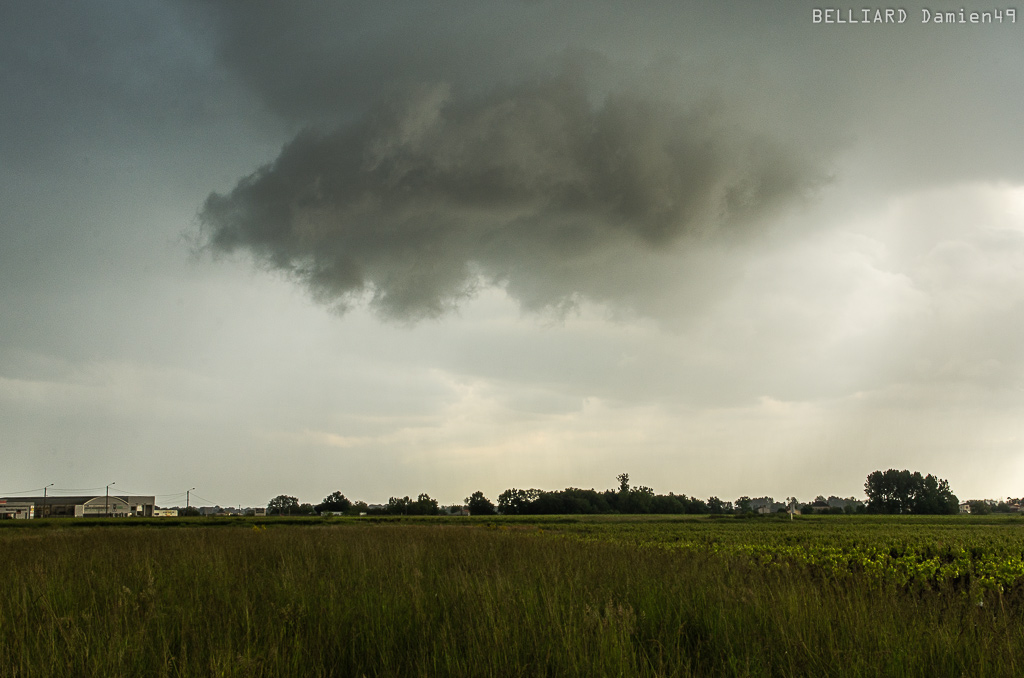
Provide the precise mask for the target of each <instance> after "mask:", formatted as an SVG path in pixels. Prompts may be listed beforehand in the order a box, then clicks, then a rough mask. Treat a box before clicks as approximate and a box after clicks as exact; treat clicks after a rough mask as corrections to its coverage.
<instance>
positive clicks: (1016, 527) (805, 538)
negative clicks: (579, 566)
mask: <svg viewBox="0 0 1024 678" xmlns="http://www.w3.org/2000/svg"><path fill="white" fill-rule="evenodd" d="M551 528H554V529H555V530H557V531H559V532H562V533H565V534H569V535H573V536H575V537H577V538H582V539H600V540H613V541H620V540H625V541H629V542H631V543H634V544H636V545H637V546H640V547H657V548H668V549H674V550H682V551H688V552H691V553H695V554H714V555H717V556H721V557H723V558H725V559H727V560H728V559H733V558H735V559H742V560H744V561H748V562H755V563H757V564H759V565H762V566H764V567H766V568H779V569H793V568H803V569H805V570H807V571H808V572H809V573H810V574H811V575H813V576H815V577H818V578H826V579H833V580H840V581H844V580H849V581H851V582H853V581H856V582H858V583H863V584H867V585H871V586H877V587H898V588H901V589H904V590H926V589H934V590H956V591H961V592H963V593H964V594H965V595H972V596H974V597H976V598H977V600H978V601H979V602H982V601H983V600H984V598H985V597H986V595H989V594H996V595H1001V594H1004V593H1006V592H1008V591H1017V590H1022V591H1024V518H1021V517H1016V516H1015V517H999V518H979V517H972V516H942V517H911V516H864V517H860V516H857V517H854V516H822V517H798V518H797V519H796V520H789V519H784V518H783V519H779V518H775V517H771V518H765V519H748V520H738V519H734V518H727V519H721V520H710V519H702V520H672V519H663V520H651V521H643V522H632V521H630V522H625V521H624V522H596V521H595V522H587V521H581V522H579V523H572V524H560V525H554V526H548V529H551Z"/></svg>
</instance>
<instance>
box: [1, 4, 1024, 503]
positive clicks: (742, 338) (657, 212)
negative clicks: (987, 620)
mask: <svg viewBox="0 0 1024 678" xmlns="http://www.w3.org/2000/svg"><path fill="white" fill-rule="evenodd" d="M902 7H904V8H905V9H906V13H907V15H906V16H907V18H906V21H905V22H904V23H902V24H894V23H884V22H883V23H859V24H850V23H847V24H836V23H824V22H816V18H819V17H818V15H815V14H814V12H813V10H814V8H815V5H813V4H811V3H806V2H801V1H791V2H782V3H765V2H753V1H749V2H705V3H694V2H679V1H677V0H673V1H671V2H669V1H653V2H645V3H621V2H611V1H605V0H595V1H593V2H586V3H582V2H552V1H544V0H530V1H523V2H506V3H481V2H470V1H469V0H464V1H459V2H431V1H426V0H415V1H413V0H408V1H404V2H389V3H380V2H369V1H367V2H357V1H352V2H309V1H299V2H289V3H282V2H268V1H253V2H188V1H178V2H157V1H152V0H131V1H127V0H126V1H117V0H112V1H110V2H103V3H100V2H91V3H69V2H49V1H36V0H33V1H31V2H29V1H13V2H5V3H2V4H0V130H2V132H0V462H2V467H3V479H2V483H0V484H2V487H0V493H4V492H15V491H28V490H35V489H37V488H42V487H43V486H44V485H48V484H50V483H54V487H57V488H69V489H70V488H91V487H96V486H104V485H106V484H107V483H109V482H111V481H116V483H117V484H118V486H123V487H125V488H130V489H131V490H132V491H135V492H138V493H142V494H156V495H162V496H176V495H177V494H183V493H184V491H185V490H187V489H188V488H193V487H194V488H197V490H196V492H197V494H198V495H200V496H201V497H203V498H207V499H209V500H210V501H212V502H216V503H220V504H222V505H238V504H242V505H265V504H266V502H267V501H268V500H269V499H271V498H272V497H274V496H275V495H278V494H288V495H294V496H296V497H298V498H299V499H300V501H303V502H307V501H308V502H311V503H316V502H317V501H319V500H321V499H322V498H323V497H325V496H326V495H327V494H329V493H330V492H332V491H334V490H341V491H342V492H343V493H344V494H346V495H347V496H348V497H349V498H351V499H361V500H365V501H368V502H371V503H372V502H386V501H387V499H388V497H389V496H402V495H411V496H416V495H417V494H419V493H420V492H427V493H429V494H430V495H431V496H432V497H434V498H436V499H438V500H439V501H440V502H441V503H442V504H448V503H454V502H460V501H462V499H463V498H464V497H467V496H468V495H469V494H471V493H472V492H473V491H475V490H482V491H483V492H484V493H485V494H486V495H487V496H489V497H490V498H491V499H492V500H494V499H496V497H497V495H498V494H499V493H500V492H501V491H503V490H504V489H506V488H510V487H520V488H529V487H537V488H542V489H561V488H564V487H568V486H575V487H585V488H589V487H595V488H597V489H604V488H609V487H614V486H615V485H616V481H615V476H616V475H617V474H618V473H621V472H628V473H629V474H630V478H631V480H632V482H633V483H634V484H639V485H648V486H650V487H653V488H654V489H655V491H657V492H659V493H667V492H670V491H672V492H676V493H685V494H688V495H695V496H698V497H702V498H707V497H708V496H711V495H717V496H719V497H721V498H722V499H727V500H734V499H735V498H736V497H738V496H740V495H750V496H761V495H771V496H774V497H775V498H776V499H781V498H784V497H786V496H791V495H795V496H797V497H799V498H801V499H803V498H808V499H809V498H812V497H813V496H814V495H817V494H824V495H830V494H836V495H840V496H844V497H845V496H850V495H855V496H857V497H861V496H863V486H864V480H865V477H866V476H867V474H868V473H870V472H871V471H873V470H876V469H887V468H897V469H902V468H908V469H911V470H919V471H921V472H923V473H933V474H936V475H938V476H940V477H942V478H946V479H948V480H949V482H950V485H951V487H952V489H953V491H954V492H955V493H956V494H957V495H958V496H959V497H960V498H961V499H971V498H982V497H988V498H1000V497H1006V496H1014V497H1019V496H1021V495H1022V494H1024V455H1022V451H1024V417H1022V416H1021V415H1022V410H1024V160H1022V158H1024V136H1022V135H1021V134H1020V129H1021V123H1022V121H1024V120H1022V115H1024V114H1022V111H1024V87H1021V83H1022V82H1024V77H1022V76H1024V16H1022V17H1021V18H1020V19H1016V18H1015V19H1016V20H1015V21H1013V22H1011V21H1010V20H1009V16H1008V15H1006V14H1005V13H1003V12H1002V10H1003V9H1005V8H996V7H989V6H984V7H982V6H978V7H967V8H966V9H967V10H969V11H979V12H981V11H985V12H992V11H994V10H999V11H1000V14H999V16H1000V17H1001V18H1002V21H1001V22H997V21H992V22H991V23H981V24H971V23H969V12H968V22H967V23H963V24H960V23H953V24H936V23H923V22H922V18H923V16H925V13H924V12H923V11H922V10H923V9H926V8H927V9H930V10H931V11H932V12H934V11H936V10H939V9H943V8H938V7H933V6H929V5H920V4H918V5H903V6H902ZM840 9H843V11H844V12H845V8H840ZM852 9H854V10H859V9H860V7H853V8H852ZM957 9H959V8H957ZM855 18H857V17H855Z"/></svg>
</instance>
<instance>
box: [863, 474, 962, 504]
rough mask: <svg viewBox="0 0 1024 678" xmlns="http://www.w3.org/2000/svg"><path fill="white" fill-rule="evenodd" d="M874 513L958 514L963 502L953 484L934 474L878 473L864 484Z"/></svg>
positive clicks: (869, 476) (869, 477)
mask: <svg viewBox="0 0 1024 678" xmlns="http://www.w3.org/2000/svg"><path fill="white" fill-rule="evenodd" d="M864 491H865V493H866V494H867V495H868V510H869V511H870V512H872V513H916V514H944V513H957V512H958V511H959V510H960V508H959V507H960V502H959V500H958V499H957V498H956V495H954V494H953V493H952V491H950V489H949V483H948V482H947V481H945V480H943V479H941V478H937V477H935V476H933V475H931V474H929V475H927V476H922V475H921V473H920V472H917V471H915V472H914V473H911V472H910V471H907V470H903V471H897V470H895V469H889V470H888V471H884V472H883V471H874V472H873V473H871V474H869V475H868V477H867V481H866V482H865V483H864Z"/></svg>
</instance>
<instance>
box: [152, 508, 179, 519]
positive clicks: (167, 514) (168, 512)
mask: <svg viewBox="0 0 1024 678" xmlns="http://www.w3.org/2000/svg"><path fill="white" fill-rule="evenodd" d="M177 515H178V509H153V517H154V518H175V517H177Z"/></svg>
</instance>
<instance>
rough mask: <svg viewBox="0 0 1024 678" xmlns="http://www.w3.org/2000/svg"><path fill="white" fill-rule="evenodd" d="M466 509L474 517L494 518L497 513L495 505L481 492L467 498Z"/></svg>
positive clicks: (478, 491)
mask: <svg viewBox="0 0 1024 678" xmlns="http://www.w3.org/2000/svg"><path fill="white" fill-rule="evenodd" d="M466 508H468V509H469V512H470V513H472V514H473V515H474V516H493V515H494V513H495V511H494V504H492V503H491V500H490V499H488V498H487V497H485V496H484V493H483V492H481V491H480V490H477V491H476V492H474V493H473V494H471V495H469V496H468V497H466Z"/></svg>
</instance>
